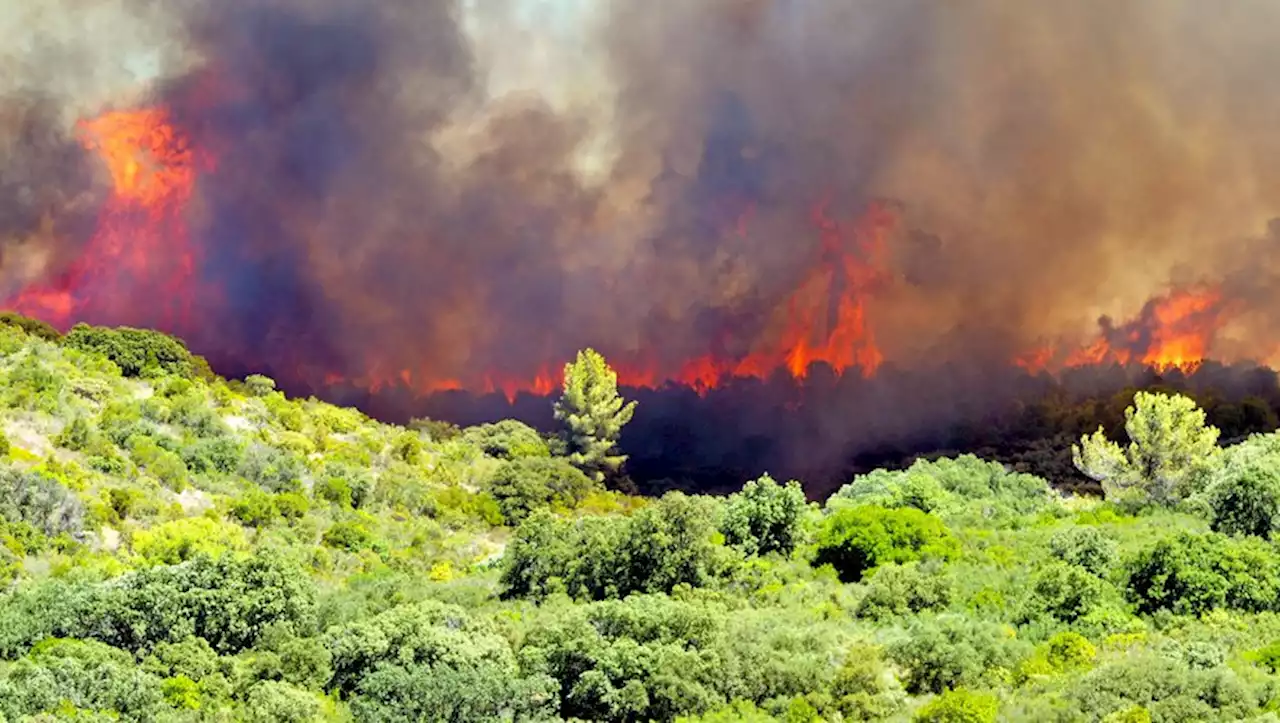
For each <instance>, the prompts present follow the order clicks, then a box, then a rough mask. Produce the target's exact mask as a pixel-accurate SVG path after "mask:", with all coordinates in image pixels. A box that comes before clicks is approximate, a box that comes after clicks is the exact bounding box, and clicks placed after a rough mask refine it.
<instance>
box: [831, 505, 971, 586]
mask: <svg viewBox="0 0 1280 723" xmlns="http://www.w3.org/2000/svg"><path fill="white" fill-rule="evenodd" d="M959 553H960V545H959V543H958V542H957V541H956V540H955V538H954V537H952V535H951V533H950V532H949V531H948V530H947V528H946V527H945V526H944V525H943V524H942V522H941V520H939V519H938V518H936V517H933V516H931V515H928V514H925V513H924V512H921V511H920V510H917V509H914V508H901V509H892V510H891V509H885V508H883V507H875V506H870V505H868V506H864V507H852V508H845V509H841V510H837V511H836V512H835V513H833V514H831V515H830V516H828V517H827V519H826V520H825V521H824V522H823V525H822V529H821V530H820V531H819V532H818V540H817V557H816V558H815V560H814V561H815V563H816V564H818V565H827V564H829V565H831V566H832V567H834V568H835V569H836V572H837V573H838V574H839V575H840V579H841V580H842V581H844V582H857V581H858V580H861V579H862V575H863V573H864V572H866V571H867V570H870V569H871V568H873V567H875V566H877V565H882V564H884V563H887V562H897V563H903V562H910V561H912V560H920V559H927V558H938V559H943V560H947V559H952V558H954V557H956V556H958V555H959Z"/></svg>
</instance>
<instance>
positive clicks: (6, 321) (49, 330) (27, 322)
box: [0, 311, 62, 341]
mask: <svg viewBox="0 0 1280 723" xmlns="http://www.w3.org/2000/svg"><path fill="white" fill-rule="evenodd" d="M0 325H3V326H12V327H15V328H18V329H21V330H22V332H23V333H24V334H26V335H27V336H32V337H35V338H37V339H44V340H45V341H58V340H60V339H61V338H62V335H61V334H59V333H58V330H57V329H55V328H53V327H52V326H49V325H48V324H46V323H45V322H43V321H40V320H39V319H32V318H31V317H29V316H23V315H22V314H18V313H15V312H12V311H0Z"/></svg>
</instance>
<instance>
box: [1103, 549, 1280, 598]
mask: <svg viewBox="0 0 1280 723" xmlns="http://www.w3.org/2000/svg"><path fill="white" fill-rule="evenodd" d="M1125 570H1126V573H1127V575H1128V582H1127V589H1128V593H1129V597H1130V599H1131V600H1132V601H1133V602H1134V603H1136V604H1137V606H1138V611H1139V612H1142V613H1154V612H1156V611H1158V610H1168V611H1170V612H1174V613H1179V614H1190V615H1199V614H1202V613H1205V612H1208V611H1210V610H1214V609H1217V608H1223V607H1225V608H1230V609H1233V610H1241V611H1246V612H1261V611H1264V610H1275V609H1276V600H1277V593H1278V592H1280V561H1278V560H1277V555H1276V552H1275V550H1274V549H1273V548H1271V547H1270V546H1269V545H1266V544H1264V543H1262V542H1261V541H1260V540H1257V539H1256V538H1246V539H1239V540H1233V539H1231V538H1228V537H1225V536H1223V535H1220V534H1217V533H1209V534H1192V533H1186V532H1184V533H1180V534H1178V535H1175V536H1172V537H1166V538H1164V539H1161V540H1157V541H1156V542H1155V543H1153V544H1152V545H1150V546H1148V547H1147V548H1145V549H1143V550H1141V551H1139V552H1138V553H1136V554H1135V555H1133V556H1132V557H1130V558H1129V559H1128V560H1127V561H1126V563H1125Z"/></svg>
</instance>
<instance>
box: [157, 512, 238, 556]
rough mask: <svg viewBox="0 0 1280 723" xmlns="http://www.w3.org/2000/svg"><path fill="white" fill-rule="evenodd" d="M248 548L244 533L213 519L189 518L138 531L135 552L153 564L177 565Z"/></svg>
mask: <svg viewBox="0 0 1280 723" xmlns="http://www.w3.org/2000/svg"><path fill="white" fill-rule="evenodd" d="M246 547H248V545H247V543H246V541H245V539H244V531H243V530H242V529H241V528H240V527H237V526H236V525H234V524H231V523H228V522H223V521H221V520H214V519H211V518H209V517H187V518H183V519H180V520H173V521H171V522H165V523H163V524H160V525H156V526H155V527H152V528H151V529H149V530H138V531H137V532H135V533H134V535H133V551H134V552H136V553H137V554H139V555H141V556H142V557H144V558H146V559H147V561H148V562H150V563H153V564H165V565H176V564H178V563H180V562H186V561H187V560H190V559H192V558H194V557H196V556H197V555H215V556H216V555H221V554H222V553H224V552H227V551H229V550H243V549H245V548H246Z"/></svg>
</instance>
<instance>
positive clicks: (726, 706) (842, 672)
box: [0, 319, 1280, 723]
mask: <svg viewBox="0 0 1280 723" xmlns="http://www.w3.org/2000/svg"><path fill="white" fill-rule="evenodd" d="M79 334H80V336H81V337H83V338H81V342H86V341H87V339H88V338H89V337H92V338H93V340H94V344H99V343H101V345H102V346H103V349H102V350H95V349H87V353H86V348H84V347H87V346H92V345H89V344H85V343H82V344H81V346H76V345H72V344H69V345H67V346H66V347H64V346H62V345H61V344H59V343H52V342H51V341H49V340H45V339H43V338H40V337H39V336H32V335H29V334H27V333H24V332H22V331H20V330H19V329H17V328H16V327H13V326H6V325H5V324H4V323H3V320H2V319H0V380H2V381H3V382H4V387H5V388H4V393H3V394H0V404H3V405H5V408H4V409H3V410H0V411H2V412H3V414H4V417H5V425H4V426H5V428H6V430H7V431H8V434H9V435H11V436H12V438H13V440H14V442H15V443H16V444H15V446H14V447H13V449H12V453H11V454H10V455H8V457H9V458H8V460H7V461H6V463H5V464H0V586H2V588H3V589H2V591H0V717H2V718H3V719H7V720H14V721H17V720H31V721H51V720H79V721H94V722H95V723H96V722H97V721H108V720H127V721H152V720H155V721H161V722H162V723H163V722H165V721H174V722H176V721H193V722H194V721H211V722H214V721H231V720H245V721H277V720H284V721H290V720H296V721H308V722H310V721H317V720H325V721H355V722H357V723H359V722H362V721H388V722H390V721H399V720H440V719H448V720H457V721H490V720H497V721H503V720H506V721H512V722H513V723H514V721H535V720H559V719H561V718H562V717H569V718H571V719H572V718H573V717H577V718H578V719H580V720H581V719H589V720H604V721H627V722H628V723H630V722H631V721H640V720H650V719H652V720H661V721H671V720H685V721H698V720H701V721H727V720H747V721H788V722H792V723H800V722H801V721H803V722H805V723H819V722H820V721H830V722H831V723H834V722H835V721H853V720H910V719H912V718H913V717H914V718H915V719H918V720H948V721H949V720H960V721H970V720H973V721H978V720H983V721H989V720H992V718H993V717H996V718H998V719H1000V720H1050V721H1077V720H1081V721H1084V720H1094V721H1111V722H1113V723H1114V722H1117V721H1160V722H1164V721H1183V720H1257V719H1259V718H1258V716H1259V715H1262V714H1268V713H1267V712H1268V711H1271V710H1273V709H1274V710H1280V703H1278V701H1280V683H1277V680H1276V678H1275V675H1276V673H1275V671H1276V670H1277V668H1280V662H1277V661H1280V653H1277V652H1276V650H1277V649H1280V646H1277V645H1271V644H1268V642H1269V641H1275V640H1277V639H1280V602H1278V598H1280V552H1277V551H1276V549H1274V548H1273V547H1272V543H1271V541H1270V540H1268V539H1266V538H1267V537H1269V536H1270V535H1271V534H1272V532H1273V530H1272V524H1273V523H1272V520H1273V519H1274V517H1275V508H1276V503H1275V500H1274V499H1273V498H1274V496H1275V495H1274V491H1273V487H1274V486H1275V478H1276V470H1277V469H1280V435H1258V436H1254V437H1251V438H1249V439H1248V440H1246V441H1245V442H1243V443H1240V444H1237V445H1234V446H1232V447H1228V448H1226V449H1225V450H1223V451H1222V452H1221V453H1218V452H1215V451H1213V450H1209V453H1208V454H1205V455H1202V456H1201V455H1191V456H1190V457H1187V456H1186V455H1184V456H1183V458H1184V459H1190V462H1188V463H1187V464H1182V463H1181V462H1178V461H1177V460H1178V459H1179V455H1180V454H1181V451H1180V450H1182V448H1183V446H1184V445H1183V443H1182V442H1178V441H1177V439H1179V438H1185V439H1192V440H1195V439H1201V440H1202V439H1203V437H1204V435H1203V434H1195V433H1192V434H1182V432H1178V433H1176V434H1175V433H1174V432H1175V431H1176V430H1179V429H1181V430H1183V432H1185V431H1187V430H1186V428H1188V427H1190V428H1194V427H1195V425H1194V424H1191V425H1185V424H1182V423H1181V422H1178V421H1177V420H1178V419H1181V417H1180V416H1179V414H1174V413H1169V414H1165V413H1163V412H1162V413H1160V414H1148V415H1147V416H1146V417H1143V415H1142V414H1139V413H1138V407H1143V408H1144V409H1145V408H1146V407H1144V406H1143V405H1147V406H1150V405H1151V404H1152V402H1151V400H1149V399H1146V398H1145V397H1139V399H1138V405H1137V406H1136V407H1135V409H1134V411H1133V412H1132V413H1131V417H1133V416H1134V415H1137V416H1138V417H1139V419H1137V420H1136V421H1135V420H1134V419H1132V418H1131V419H1130V422H1131V424H1132V425H1133V426H1134V429H1137V430H1139V431H1140V432H1141V434H1139V435H1137V436H1136V437H1135V438H1134V439H1133V440H1131V441H1134V442H1135V443H1137V444H1138V445H1139V447H1142V449H1141V450H1139V452H1140V453H1141V454H1146V455H1147V456H1146V457H1141V455H1140V454H1139V456H1137V457H1135V459H1141V460H1145V461H1144V462H1143V464H1147V463H1150V464H1148V468H1149V469H1150V470H1154V471H1152V472H1151V475H1152V476H1151V479H1152V480H1154V482H1153V484H1152V486H1151V488H1152V489H1155V490H1157V491H1159V490H1165V489H1172V490H1174V491H1173V492H1172V493H1170V494H1168V495H1166V496H1165V498H1164V499H1165V501H1167V502H1174V501H1177V502H1180V504H1179V505H1177V506H1170V505H1163V504H1162V505H1148V506H1145V507H1144V508H1143V509H1141V510H1138V509H1137V507H1136V506H1135V505H1133V504H1131V503H1132V502H1134V501H1135V500H1134V499H1128V500H1121V502H1123V504H1117V503H1116V501H1115V500H1114V499H1113V501H1112V502H1109V503H1099V502H1097V501H1096V500H1092V499H1089V498H1085V497H1075V496H1073V497H1060V496H1059V495H1057V494H1056V493H1054V492H1052V491H1051V490H1050V489H1049V487H1048V485H1047V484H1046V482H1045V480H1043V479H1041V478H1038V477H1033V476H1030V475H1026V474H1021V473H1018V472H1015V471H1011V470H1010V469H1009V468H1007V467H1005V466H1004V465H1002V464H999V463H994V462H987V461H983V460H980V459H978V458H977V457H974V456H970V455H964V456H960V457H956V458H954V459H938V460H932V461H925V460H920V461H917V462H915V463H914V464H912V465H911V466H910V467H909V468H908V469H906V470H902V471H883V470H881V471H875V472H870V473H868V474H864V475H859V476H858V477H856V478H854V479H853V480H852V481H851V482H850V483H849V484H848V485H845V486H844V487H843V488H841V489H840V490H839V491H838V492H837V493H836V494H835V495H833V496H832V497H831V498H830V499H829V500H828V502H827V505H826V507H825V510H821V511H820V510H819V509H818V508H817V507H816V506H812V505H808V504H806V502H805V499H804V495H803V493H802V491H801V489H800V487H799V485H798V484H796V483H788V484H786V485H782V484H779V483H778V482H776V481H774V480H772V479H770V478H769V477H768V476H765V477H762V478H760V479H759V480H756V481H753V482H748V483H747V484H745V485H744V486H743V488H742V490H741V491H739V492H736V493H734V494H732V495H729V496H728V497H727V498H718V497H710V496H699V495H685V494H678V493H672V494H669V495H667V496H665V497H663V498H661V499H654V500H645V499H641V498H638V497H632V496H628V495H624V494H620V493H617V492H608V493H606V492H604V491H603V490H602V487H601V485H600V484H599V482H597V481H596V479H594V478H593V476H594V475H595V474H596V473H602V474H604V475H605V476H609V475H613V474H614V472H615V470H616V469H617V468H616V467H611V466H610V465H609V464H603V463H600V464H597V463H592V464H591V465H582V464H581V463H582V462H584V461H586V460H585V459H579V460H576V461H577V462H578V463H579V464H580V465H581V467H579V466H575V460H573V459H571V458H568V457H562V456H561V455H563V454H568V453H569V452H572V451H573V450H572V448H571V445H570V444H569V442H570V441H571V440H572V438H573V435H572V432H573V429H572V428H571V426H570V425H569V424H568V422H569V421H570V420H569V419H568V418H567V417H566V416H565V415H564V414H562V415H561V417H562V418H561V420H560V421H561V422H562V424H565V428H564V432H563V435H562V437H561V438H560V439H558V440H556V439H548V438H544V437H543V436H541V435H539V434H538V432H537V431H536V430H534V429H533V428H531V427H529V426H527V425H524V424H521V423H518V422H514V421H506V422H498V423H495V424H490V425H481V426H480V427H475V428H471V429H468V430H466V431H465V432H463V431H461V430H457V429H456V428H453V427H451V426H449V425H447V424H444V423H422V422H414V423H411V424H410V425H409V426H408V428H407V429H406V428H402V427H398V426H392V425H385V424H381V423H379V422H377V421H375V420H372V419H369V418H368V417H366V416H364V415H363V414H361V413H360V412H358V411H355V410H351V409H343V408H339V407H335V406H332V405H329V404H326V403H324V402H320V401H318V400H315V399H306V400H299V399H291V398H288V397H286V396H285V395H284V394H283V393H281V392H280V391H278V390H277V389H276V388H275V385H274V383H273V382H271V381H270V380H266V379H265V378H261V379H255V378H250V379H249V380H246V381H245V382H243V383H242V382H224V381H222V380H220V379H217V378H215V377H213V376H212V375H210V374H209V373H208V372H207V370H206V371H201V361H200V360H197V359H195V358H191V370H192V371H191V372H190V373H187V374H183V373H180V370H178V373H174V369H172V368H168V369H166V367H165V365H164V364H163V363H161V359H160V357H159V356H157V357H155V358H151V357H148V356H147V355H146V354H147V353H149V352H147V353H143V354H142V355H141V356H138V355H137V354H135V355H134V359H135V361H136V360H137V359H139V358H141V359H143V361H142V363H141V365H138V364H134V365H133V366H132V367H130V368H129V369H127V370H126V372H127V373H128V374H130V376H126V377H122V376H121V374H120V371H119V369H117V364H119V361H120V360H124V361H126V363H125V364H123V365H121V366H122V367H127V366H129V365H128V361H127V360H128V357H129V354H132V353H134V352H136V351H137V350H138V348H140V347H146V345H148V344H151V343H153V342H154V343H155V344H157V345H163V344H164V342H163V341H162V338H161V337H156V338H149V339H146V340H139V339H137V338H135V337H133V336H132V335H130V334H128V333H124V332H121V331H119V330H103V331H94V332H93V333H90V332H85V331H82V332H79ZM134 342H137V344H135V343H134ZM103 354H105V355H106V356H102V355H103ZM107 357H112V358H116V359H117V362H115V363H113V362H111V361H109V360H108V359H107ZM582 360H583V361H584V365H582V369H583V370H585V371H583V372H582V376H581V377H580V379H579V382H581V383H577V384H576V386H575V385H574V384H571V385H567V386H570V387H574V388H575V389H577V388H579V387H580V389H578V392H580V397H581V399H583V400H586V401H587V402H591V403H587V404H585V406H584V409H588V410H590V408H591V407H592V404H593V403H594V404H597V406H598V407H599V409H603V410H604V412H606V414H604V415H603V416H604V417H605V422H606V425H605V426H606V427H608V426H609V424H613V425H614V426H613V428H612V431H611V430H610V429H604V430H597V431H602V432H604V433H607V434H603V436H598V437H592V439H593V440H595V441H596V442H601V441H602V440H605V439H606V438H611V439H613V440H614V441H616V438H617V434H616V433H617V432H618V431H619V430H620V428H621V423H623V422H624V421H625V420H623V419H622V417H624V416H626V415H627V414H629V410H630V405H624V404H622V402H621V400H617V399H616V381H614V379H615V378H610V377H609V376H608V374H605V373H604V372H605V371H607V367H605V366H604V365H603V360H596V361H598V362H599V364H598V365H596V364H594V363H593V362H592V361H591V360H590V359H589V355H585V354H584V356H583V357H582ZM593 375H594V376H595V377H599V378H597V379H596V381H594V382H592V381H590V379H591V378H592V377H593ZM592 390H594V391H592ZM566 391H567V392H571V391H573V389H567V390H566ZM602 391H603V392H609V394H602V393H601V392H602ZM610 394H612V396H610ZM569 396H571V395H570V394H566V397H565V398H564V399H562V400H561V409H562V412H563V411H565V410H568V408H569V407H568V406H566V404H567V400H568V397H569ZM593 400H594V401H593ZM611 400H612V401H611ZM1129 401H1130V397H1127V396H1124V395H1120V396H1117V397H1116V398H1115V399H1114V400H1112V401H1110V402H1107V403H1106V404H1105V409H1102V408H1099V409H1098V410H1093V411H1087V412H1081V411H1080V410H1079V409H1077V408H1076V406H1075V405H1076V403H1075V402H1070V403H1069V404H1066V405H1065V406H1064V407H1063V409H1057V410H1055V409H1053V408H1052V405H1050V406H1049V407H1048V408H1046V409H1041V410H1037V411H1036V414H1040V415H1041V416H1042V417H1043V419H1042V421H1041V423H1042V424H1044V425H1045V426H1046V434H1048V433H1049V431H1051V430H1052V425H1060V426H1061V431H1062V432H1063V433H1064V434H1066V433H1068V432H1069V433H1070V435H1072V436H1074V435H1076V434H1078V433H1079V431H1080V430H1081V429H1084V428H1087V427H1085V426H1083V423H1082V422H1081V420H1083V419H1088V420H1091V421H1090V422H1089V425H1088V426H1089V427H1092V426H1093V422H1092V420H1094V419H1097V418H1099V417H1101V418H1104V419H1106V420H1108V423H1109V424H1108V429H1111V430H1113V431H1115V430H1118V429H1119V427H1120V425H1121V422H1122V416H1123V412H1124V407H1125V405H1127V404H1128V403H1129ZM1255 401H1256V400H1255ZM1205 403H1206V409H1207V410H1209V411H1208V417H1209V418H1211V419H1213V420H1214V421H1215V423H1217V424H1225V425H1226V426H1224V429H1231V430H1237V431H1238V430H1240V429H1244V428H1245V427H1247V426H1248V425H1251V424H1253V425H1258V424H1264V423H1265V421H1264V420H1265V419H1266V418H1267V416H1268V414H1273V412H1272V411H1271V410H1270V408H1269V407H1266V406H1265V402H1257V403H1254V404H1252V405H1250V404H1243V405H1234V406H1233V405H1225V406H1224V404H1223V403H1222V402H1221V401H1220V400H1213V399H1212V398H1209V397H1206V399H1205ZM1260 404H1261V405H1263V406H1259V405H1260ZM1175 406H1176V405H1175ZM1226 407H1232V408H1226ZM1254 407H1256V409H1255V408H1254ZM599 409H597V411H599ZM610 410H612V411H610ZM1166 411H1167V410H1166ZM615 413H616V414H615ZM611 415H612V416H611ZM1072 415H1075V416H1072ZM1162 415H1163V416H1162ZM1233 415H1234V416H1233ZM1250 415H1251V417H1250V418H1251V419H1253V421H1248V420H1246V419H1245V416H1250ZM1033 416H1034V415H1033ZM1183 416H1186V415H1183ZM1190 416H1192V417H1194V414H1191V415H1190ZM1077 417H1078V418H1077ZM588 418H590V415H585V416H582V415H580V420H585V419H588ZM1233 419H1234V421H1232V420H1233ZM1223 420H1225V421H1223ZM1260 420H1263V421H1260ZM1192 421H1194V420H1192ZM578 431H580V432H583V433H585V427H583V428H582V429H579V430H578ZM1179 434H1182V437H1179ZM1224 434H1225V432H1224ZM1143 435H1145V436H1143ZM1064 439H1066V440H1067V441H1069V439H1070V438H1069V437H1064ZM1140 440H1142V441H1140ZM611 444H612V443H610V447H609V448H603V447H598V448H596V451H597V452H599V451H600V449H604V451H603V452H601V454H603V456H604V457H605V458H616V457H617V455H616V451H615V450H614V449H612V448H611ZM1188 444H1189V446H1191V447H1194V446H1195V445H1194V444H1190V443H1188ZM19 445H20V446H19ZM1116 449H1120V448H1119V447H1116ZM1153 450H1154V452H1153ZM1161 450H1163V451H1161ZM0 451H2V450H0ZM1061 451H1063V452H1065V447H1064V448H1063V449H1062V450H1061ZM579 452H581V450H579ZM1034 454H1048V452H1047V451H1045V450H1039V451H1034ZM1128 454H1129V453H1128V452H1126V451H1125V450H1122V449H1121V450H1120V455H1119V457H1120V458H1123V459H1124V462H1125V464H1128V463H1129V460H1130V457H1129V456H1128ZM1135 454H1138V453H1135ZM0 456H3V455H0ZM1191 457H1194V459H1191ZM1010 459H1011V460H1016V461H1017V462H1018V463H1019V464H1022V463H1026V462H1027V461H1028V458H1027V457H1025V456H1016V457H1015V458H1010ZM1161 460H1163V461H1161ZM1169 460H1173V462H1172V463H1169ZM597 462H599V460H597ZM1166 463H1167V464H1166ZM1037 464H1039V462H1037ZM1162 465H1163V466H1162ZM582 469H588V471H589V472H590V473H591V474H590V475H588V474H584V472H583V471H582ZM1170 470H1172V471H1170ZM1175 479H1176V481H1173V480H1175ZM614 481H615V482H617V480H614ZM1062 481H1064V480H1063V479H1055V480H1054V482H1062ZM815 482H816V481H815ZM1143 485H1145V482H1144V483H1143V484H1136V486H1135V487H1134V489H1139V488H1140V489H1142V490H1146V489H1147V487H1146V486H1143ZM1109 486H1112V485H1110V484H1109ZM1144 494H1145V492H1143V493H1140V494H1138V495H1137V497H1138V499H1137V500H1136V501H1137V502H1141V503H1144V504H1145V502H1146V501H1147V498H1146V497H1144V496H1143V495H1144ZM1113 497H1114V496H1113ZM82 500H83V501H84V502H82ZM86 505H87V509H86ZM1205 518H1207V520H1208V522H1206V519H1205ZM504 524H509V525H512V526H513V527H514V529H502V528H501V526H502V525H504ZM1209 526H1212V527H1213V528H1214V530H1215V532H1213V533H1207V532H1206V528H1207V527H1209ZM1229 535H1237V536H1238V537H1231V536H1229ZM1117 559H1119V560H1120V562H1117ZM842 577H843V579H844V580H850V581H852V580H857V582H847V583H846V582H842V581H841V578H842Z"/></svg>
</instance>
